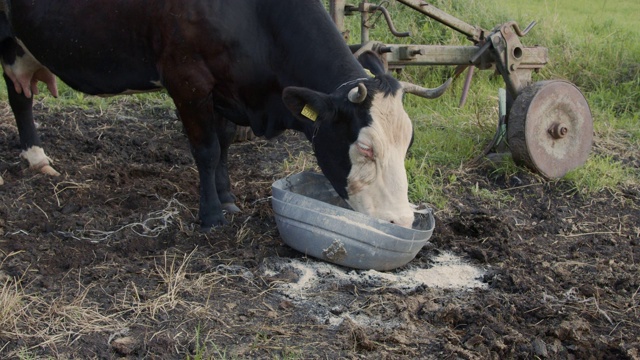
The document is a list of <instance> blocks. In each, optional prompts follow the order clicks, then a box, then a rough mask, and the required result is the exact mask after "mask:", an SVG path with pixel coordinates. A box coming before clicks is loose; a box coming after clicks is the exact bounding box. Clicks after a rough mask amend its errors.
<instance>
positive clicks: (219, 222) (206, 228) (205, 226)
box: [200, 217, 229, 233]
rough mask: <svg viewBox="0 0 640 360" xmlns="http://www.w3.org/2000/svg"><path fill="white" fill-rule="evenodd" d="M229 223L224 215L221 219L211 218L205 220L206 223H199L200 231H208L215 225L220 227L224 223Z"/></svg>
mask: <svg viewBox="0 0 640 360" xmlns="http://www.w3.org/2000/svg"><path fill="white" fill-rule="evenodd" d="M227 224H229V222H228V221H227V219H225V218H224V217H222V218H221V219H217V220H213V221H211V222H207V224H204V223H203V224H201V225H200V232H203V233H208V232H211V230H213V229H215V228H217V227H221V226H224V225H227Z"/></svg>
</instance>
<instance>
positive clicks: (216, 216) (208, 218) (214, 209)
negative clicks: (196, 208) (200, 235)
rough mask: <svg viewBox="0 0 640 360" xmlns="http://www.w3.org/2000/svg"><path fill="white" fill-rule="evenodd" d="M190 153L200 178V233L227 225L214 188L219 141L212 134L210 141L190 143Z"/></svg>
mask: <svg viewBox="0 0 640 360" xmlns="http://www.w3.org/2000/svg"><path fill="white" fill-rule="evenodd" d="M191 153H192V154H193V158H194V159H195V161H196V166H197V168H198V175H199V177H200V223H201V228H202V231H209V230H211V228H212V227H214V226H221V225H224V224H226V223H227V221H226V219H225V218H224V214H223V212H222V203H221V202H220V198H219V197H218V191H217V188H216V181H215V177H216V168H217V166H218V163H219V161H220V141H219V139H218V134H216V133H215V132H212V133H211V135H210V141H206V142H194V141H191Z"/></svg>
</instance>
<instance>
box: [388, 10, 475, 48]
mask: <svg viewBox="0 0 640 360" xmlns="http://www.w3.org/2000/svg"><path fill="white" fill-rule="evenodd" d="M398 2H400V3H403V4H405V5H407V6H409V7H410V8H413V9H414V10H417V11H419V12H421V13H423V14H425V15H427V16H428V17H430V18H432V19H434V20H436V21H438V22H440V23H442V24H444V25H446V26H448V27H450V28H452V29H453V30H456V31H458V32H460V33H462V34H465V35H467V37H468V38H469V40H471V41H473V43H474V44H477V43H478V42H480V41H481V40H483V38H484V34H485V33H486V31H485V30H483V29H482V28H480V27H477V26H473V25H469V24H467V23H466V22H464V21H462V20H460V19H458V18H456V17H455V16H452V15H449V14H447V13H446V12H444V11H442V10H440V9H438V8H436V7H434V6H433V5H431V4H429V3H427V2H425V1H422V0H398Z"/></svg>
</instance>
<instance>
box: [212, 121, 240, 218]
mask: <svg viewBox="0 0 640 360" xmlns="http://www.w3.org/2000/svg"><path fill="white" fill-rule="evenodd" d="M235 135H236V124H234V123H232V122H231V121H226V126H225V129H224V132H223V133H222V134H221V136H220V137H219V138H220V161H219V163H218V167H216V189H217V190H218V198H219V199H220V202H221V203H222V209H223V210H224V211H226V212H228V213H231V214H235V213H238V212H240V208H239V207H238V206H237V205H236V197H235V196H234V195H233V193H231V179H230V178H229V162H228V157H229V146H231V143H232V142H233V141H234V138H235Z"/></svg>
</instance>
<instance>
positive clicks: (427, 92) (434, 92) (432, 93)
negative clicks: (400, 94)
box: [400, 78, 453, 99]
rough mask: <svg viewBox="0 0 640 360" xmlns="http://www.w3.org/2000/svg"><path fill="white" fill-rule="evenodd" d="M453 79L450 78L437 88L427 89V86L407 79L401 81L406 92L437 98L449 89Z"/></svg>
mask: <svg viewBox="0 0 640 360" xmlns="http://www.w3.org/2000/svg"><path fill="white" fill-rule="evenodd" d="M452 81H453V79H452V78H449V79H447V81H446V82H445V83H444V84H442V85H440V86H438V87H437V88H435V89H426V88H423V87H422V86H418V85H415V84H412V83H408V82H405V81H401V82H400V84H402V88H403V89H404V92H405V93H409V94H413V95H418V96H420V97H423V98H427V99H435V98H437V97H440V96H441V95H442V94H444V92H445V91H447V89H448V88H449V85H451V82H452Z"/></svg>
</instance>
